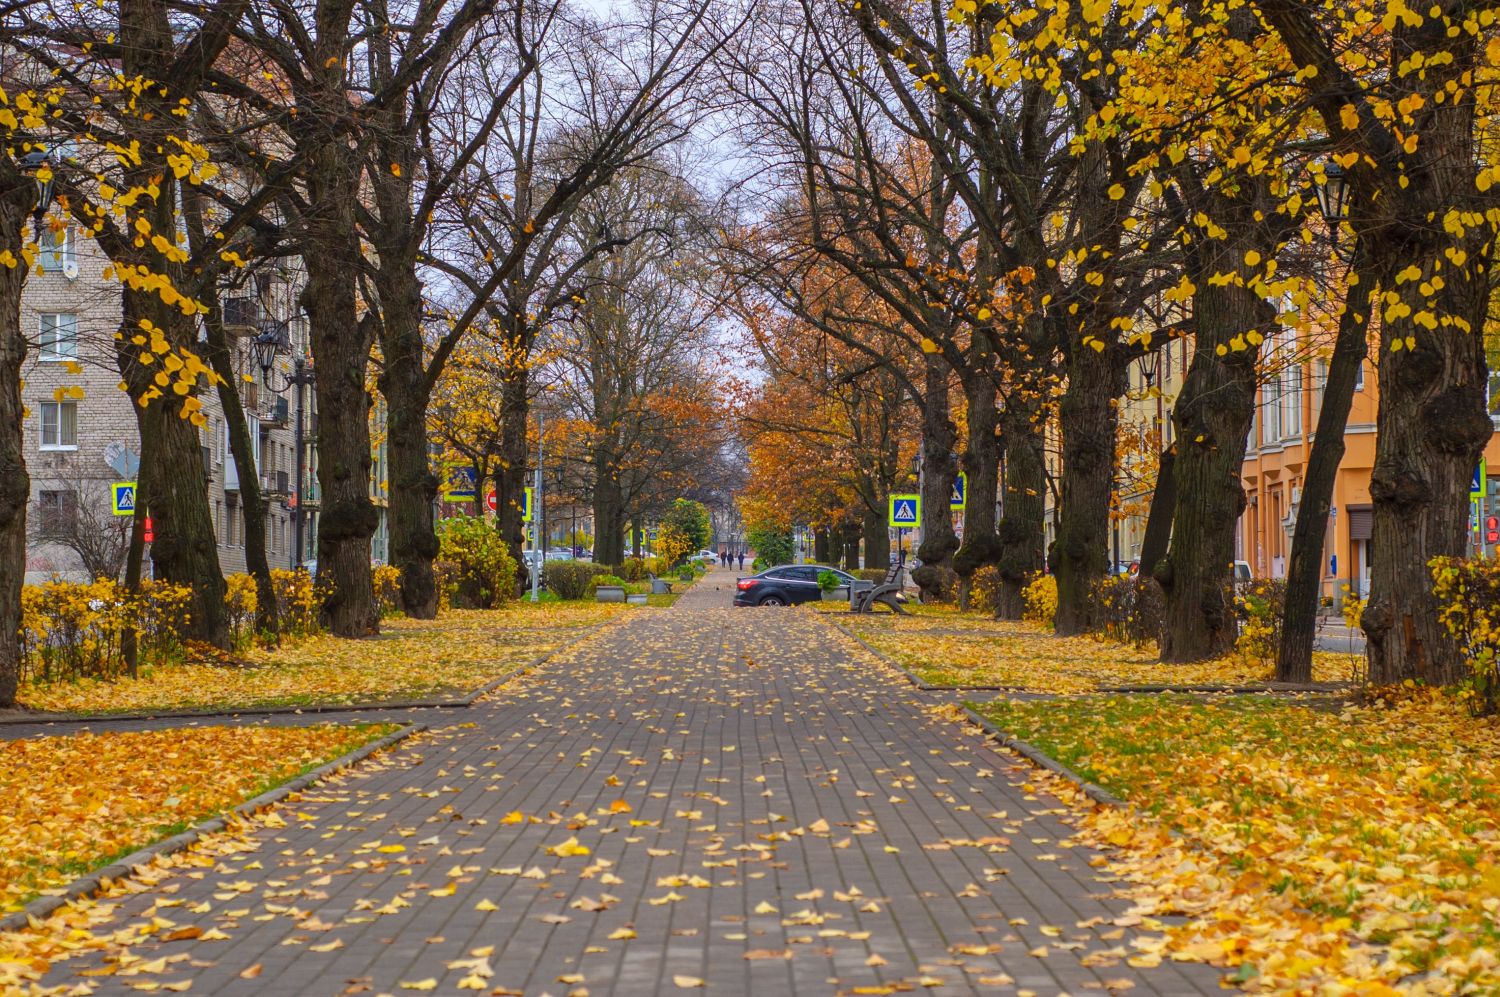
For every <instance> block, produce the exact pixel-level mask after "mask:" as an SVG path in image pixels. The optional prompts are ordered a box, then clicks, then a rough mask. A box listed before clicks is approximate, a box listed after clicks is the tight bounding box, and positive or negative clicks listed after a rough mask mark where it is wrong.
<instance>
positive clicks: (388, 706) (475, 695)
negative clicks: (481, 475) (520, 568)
mask: <svg viewBox="0 0 1500 997" xmlns="http://www.w3.org/2000/svg"><path fill="white" fill-rule="evenodd" d="M612 622H614V621H613V620H606V621H605V622H603V623H596V624H594V625H593V626H591V627H588V628H586V629H585V630H584V631H583V632H582V633H580V634H577V635H576V636H573V637H570V638H569V639H568V640H565V641H563V642H562V643H561V644H559V645H557V646H556V647H554V648H553V649H552V650H550V651H546V652H544V653H542V654H539V655H537V656H536V657H535V658H533V659H531V660H530V661H526V662H523V663H521V664H519V665H516V666H515V667H514V668H512V669H511V670H510V671H508V672H506V673H505V674H504V675H501V676H499V677H498V678H495V679H491V680H490V681H489V682H486V683H485V684H484V685H482V686H480V687H479V688H478V689H475V690H474V691H472V692H468V693H465V694H464V695H462V696H459V697H453V698H448V699H405V700H392V701H390V702H383V703H349V704H339V703H314V704H312V705H310V706H290V705H289V706H253V707H246V708H244V709H239V710H233V709H231V710H214V709H204V710H161V711H158V712H155V713H152V712H139V713H36V714H32V715H30V716H19V717H3V718H0V729H3V728H5V727H13V726H19V725H22V724H30V725H35V724H102V723H129V722H132V721H137V720H206V719H214V718H221V717H222V718H230V717H275V716H285V715H287V714H297V713H304V714H318V713H366V712H373V711H377V710H458V709H463V708H465V707H468V706H473V705H474V704H475V703H476V702H478V701H479V700H480V699H481V698H482V697H484V696H486V695H488V694H489V693H491V692H494V691H495V690H496V689H498V688H500V687H501V686H502V685H504V684H505V683H507V682H509V681H510V680H511V679H513V678H515V677H516V676H517V675H520V674H522V673H523V672H525V671H527V670H528V669H532V668H536V667H537V666H539V665H541V664H542V663H543V662H545V661H546V660H547V659H548V658H550V657H552V656H553V655H554V654H559V653H561V652H563V651H565V650H567V649H568V648H570V647H572V646H573V645H574V644H577V643H578V642H579V641H582V640H584V639H585V638H587V637H589V636H591V635H593V634H594V633H595V632H597V631H599V630H602V629H603V628H605V627H607V626H609V625H610V623H612Z"/></svg>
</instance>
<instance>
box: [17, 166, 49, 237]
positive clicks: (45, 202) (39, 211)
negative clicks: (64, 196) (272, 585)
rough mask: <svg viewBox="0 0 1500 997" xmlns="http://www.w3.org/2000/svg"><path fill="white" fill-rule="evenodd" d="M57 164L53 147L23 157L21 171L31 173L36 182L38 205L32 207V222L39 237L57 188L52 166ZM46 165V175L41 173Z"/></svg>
mask: <svg viewBox="0 0 1500 997" xmlns="http://www.w3.org/2000/svg"><path fill="white" fill-rule="evenodd" d="M56 164H57V157H56V155H55V154H54V153H53V151H52V150H51V149H46V150H42V149H37V150H34V151H32V152H28V153H27V154H26V155H24V156H22V157H21V164H20V165H21V172H22V173H26V174H29V175H30V176H31V179H32V180H34V181H35V182H36V207H34V208H32V209H31V222H32V227H33V229H34V231H35V232H36V235H37V238H38V239H40V238H41V235H42V220H43V219H44V218H46V217H47V211H48V210H49V209H50V208H51V207H52V195H53V191H54V189H55V186H54V180H53V176H52V172H53V170H52V168H53V167H54V166H55V165H56ZM44 166H45V167H47V175H46V177H43V176H42V175H41V174H42V167H44Z"/></svg>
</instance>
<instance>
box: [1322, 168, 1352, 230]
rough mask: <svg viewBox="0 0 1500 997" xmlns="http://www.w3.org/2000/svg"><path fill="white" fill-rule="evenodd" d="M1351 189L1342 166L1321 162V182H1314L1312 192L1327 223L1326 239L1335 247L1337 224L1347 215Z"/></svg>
mask: <svg viewBox="0 0 1500 997" xmlns="http://www.w3.org/2000/svg"><path fill="white" fill-rule="evenodd" d="M1351 189H1352V185H1351V184H1350V183H1349V177H1348V175H1347V174H1345V173H1344V168H1343V167H1342V166H1340V165H1339V164H1338V163H1336V162H1333V161H1332V160H1330V161H1328V162H1327V163H1324V164H1323V182H1322V183H1317V182H1316V181H1315V182H1314V186H1313V193H1315V194H1316V195H1317V196H1318V211H1319V212H1321V213H1322V215H1323V221H1324V222H1326V223H1327V224H1328V240H1329V242H1331V243H1332V244H1333V245H1334V246H1335V247H1336V246H1338V242H1339V225H1341V224H1342V223H1343V222H1344V220H1345V219H1347V218H1348V217H1349V194H1350V192H1351Z"/></svg>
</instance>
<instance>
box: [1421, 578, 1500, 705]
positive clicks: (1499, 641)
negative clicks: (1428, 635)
mask: <svg viewBox="0 0 1500 997" xmlns="http://www.w3.org/2000/svg"><path fill="white" fill-rule="evenodd" d="M1429 567H1430V568H1431V569H1432V582H1433V585H1432V594H1433V595H1435V596H1436V597H1437V601H1438V619H1439V620H1440V621H1441V622H1442V624H1443V626H1444V627H1446V628H1447V630H1448V633H1450V634H1452V635H1453V639H1454V640H1455V641H1456V642H1457V643H1458V649H1459V652H1460V653H1462V654H1463V656H1464V660H1465V661H1466V662H1467V663H1468V666H1469V679H1468V681H1467V683H1466V684H1465V688H1464V691H1463V696H1464V699H1465V700H1466V702H1467V703H1468V706H1469V710H1470V712H1472V713H1474V714H1476V715H1478V716H1489V715H1492V714H1494V713H1496V712H1500V560H1497V559H1495V558H1461V557H1438V558H1433V560H1432V562H1431V563H1430V565H1429Z"/></svg>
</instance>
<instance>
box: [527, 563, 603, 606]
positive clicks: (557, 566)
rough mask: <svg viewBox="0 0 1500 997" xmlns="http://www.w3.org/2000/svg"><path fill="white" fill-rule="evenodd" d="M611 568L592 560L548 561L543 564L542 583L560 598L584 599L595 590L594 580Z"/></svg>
mask: <svg viewBox="0 0 1500 997" xmlns="http://www.w3.org/2000/svg"><path fill="white" fill-rule="evenodd" d="M606 574H609V569H608V568H606V567H605V566H604V565H602V564H595V563H593V562H592V561H546V562H543V564H542V584H543V585H546V586H547V591H549V592H551V593H552V594H554V595H556V596H557V597H558V598H559V599H582V598H583V597H584V596H586V595H590V594H592V592H593V586H592V584H591V583H592V582H593V580H594V579H595V578H597V577H598V576H600V575H606Z"/></svg>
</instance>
